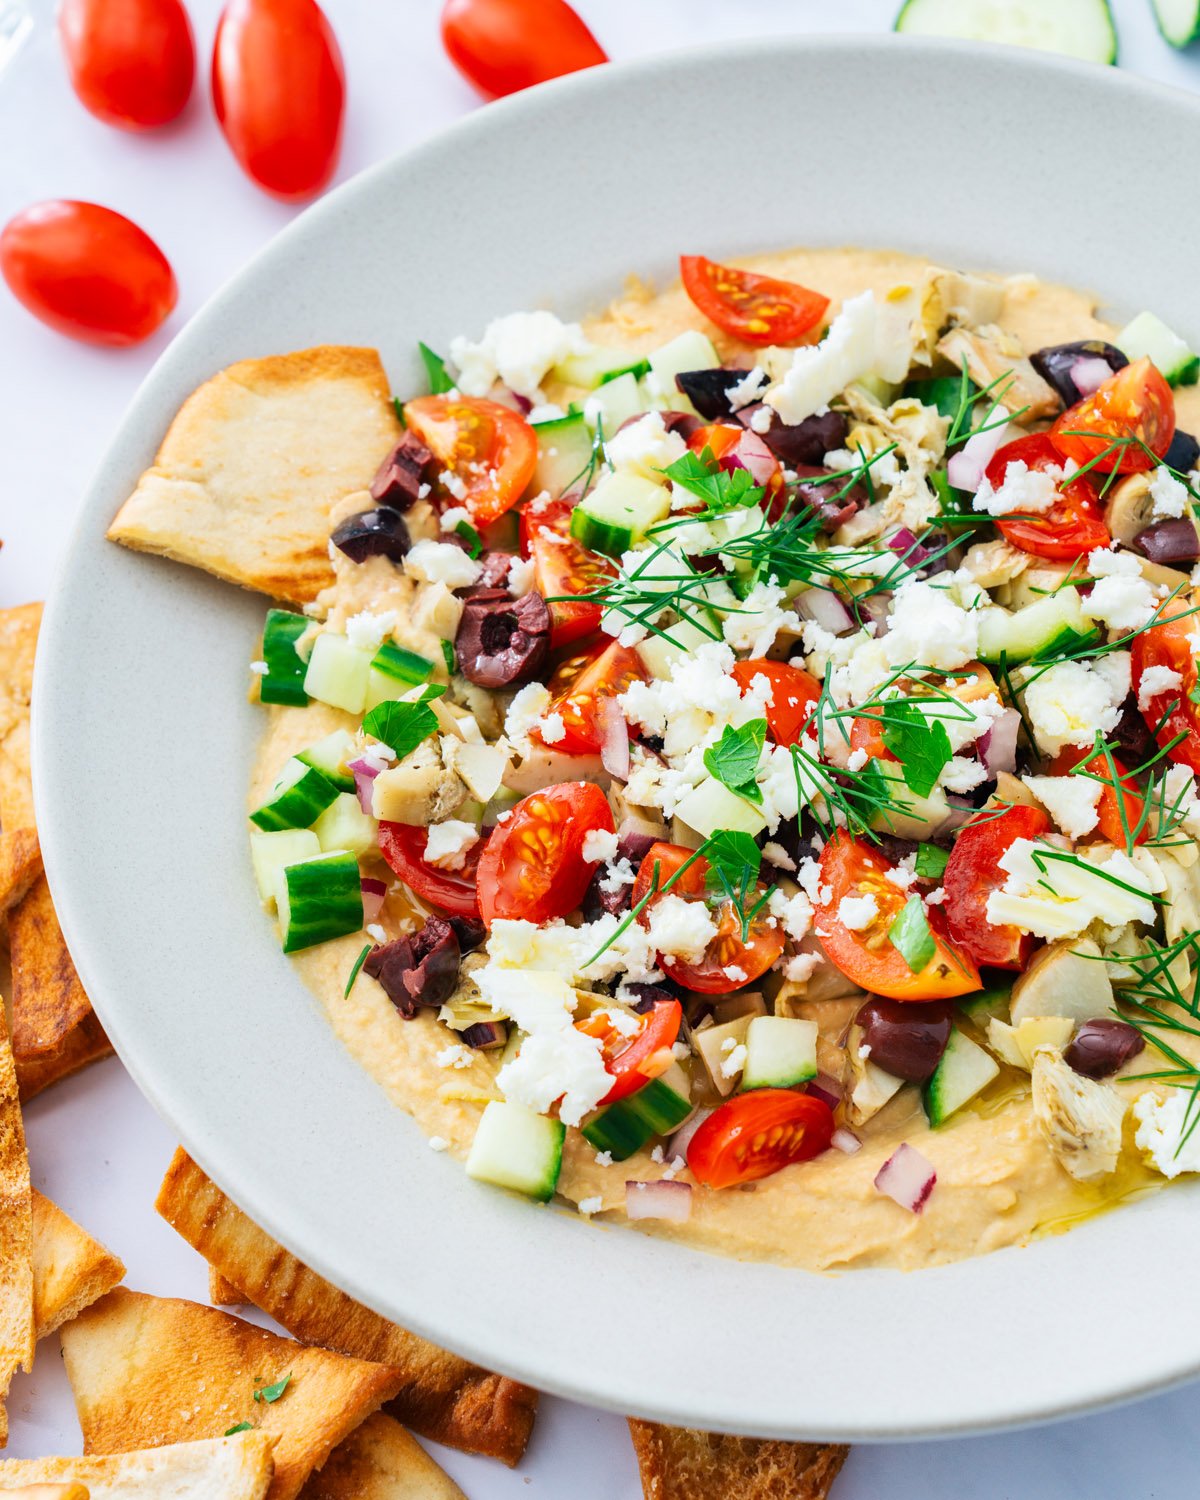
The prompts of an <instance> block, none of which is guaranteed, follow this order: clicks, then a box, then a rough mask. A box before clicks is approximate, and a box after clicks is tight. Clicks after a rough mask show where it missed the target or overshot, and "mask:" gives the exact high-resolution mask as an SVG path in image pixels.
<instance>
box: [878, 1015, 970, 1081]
mask: <svg viewBox="0 0 1200 1500" xmlns="http://www.w3.org/2000/svg"><path fill="white" fill-rule="evenodd" d="M952 1015H953V1008H952V1007H951V1006H949V1005H945V1004H939V1003H933V1004H928V1005H921V1004H912V1003H910V1002H908V1001H900V1000H886V999H883V998H882V997H880V996H872V997H871V999H870V1000H868V1001H867V1003H866V1004H865V1005H864V1006H863V1007H862V1009H861V1010H860V1011H859V1013H858V1015H857V1016H855V1018H854V1019H855V1020H856V1021H857V1022H858V1024H859V1025H860V1026H861V1027H862V1030H863V1044H864V1045H865V1046H867V1047H869V1048H870V1057H871V1061H872V1062H873V1063H874V1064H875V1065H876V1067H880V1068H882V1069H883V1071H884V1072H885V1073H891V1075H892V1076H893V1077H894V1078H903V1079H905V1080H906V1081H907V1082H909V1083H924V1082H925V1081H926V1079H927V1078H929V1077H930V1076H931V1075H932V1073H933V1070H934V1069H935V1068H936V1067H937V1065H938V1063H939V1062H940V1061H941V1057H942V1053H943V1052H944V1051H945V1050H946V1043H947V1042H948V1041H949V1040H950V1032H951V1030H952V1029H953V1023H952V1021H951V1016H952Z"/></svg>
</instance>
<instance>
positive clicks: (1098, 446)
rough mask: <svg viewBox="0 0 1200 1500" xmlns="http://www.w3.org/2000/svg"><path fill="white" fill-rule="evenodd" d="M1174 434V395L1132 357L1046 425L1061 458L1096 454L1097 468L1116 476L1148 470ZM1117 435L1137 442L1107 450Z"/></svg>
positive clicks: (1149, 368)
mask: <svg viewBox="0 0 1200 1500" xmlns="http://www.w3.org/2000/svg"><path fill="white" fill-rule="evenodd" d="M1174 436H1175V397H1174V396H1173V395H1172V393H1171V387H1170V386H1169V385H1168V384H1167V382H1166V381H1165V380H1164V379H1163V377H1162V375H1161V374H1160V373H1159V372H1158V370H1157V369H1156V368H1155V366H1154V365H1153V364H1151V362H1150V361H1149V359H1139V360H1135V361H1134V363H1133V364H1131V365H1126V366H1125V368H1124V369H1123V370H1118V371H1117V373H1116V374H1115V375H1110V376H1109V378H1108V379H1107V380H1106V381H1105V382H1104V384H1103V385H1102V386H1099V387H1098V388H1097V389H1096V390H1095V391H1093V392H1092V394H1091V395H1090V396H1086V397H1085V398H1084V399H1083V400H1082V401H1080V402H1078V403H1077V404H1076V405H1075V406H1071V407H1068V408H1067V410H1066V411H1065V412H1063V414H1062V415H1061V416H1060V417H1059V418H1058V420H1057V421H1056V422H1055V424H1054V426H1053V427H1052V428H1051V429H1050V441H1051V442H1052V443H1053V444H1054V447H1055V448H1056V449H1057V450H1058V452H1059V453H1061V454H1062V455H1063V457H1064V458H1073V459H1074V460H1075V462H1076V463H1077V464H1086V463H1087V462H1088V461H1089V460H1090V459H1093V458H1099V459H1100V460H1101V462H1100V464H1099V465H1098V467H1099V468H1102V469H1106V470H1110V471H1112V470H1115V471H1117V472H1119V473H1121V474H1136V473H1137V472H1138V471H1139V470H1142V469H1152V468H1154V466H1155V464H1156V463H1157V462H1158V460H1159V459H1160V458H1162V456H1163V454H1164V453H1166V451H1167V449H1168V448H1169V447H1170V446H1171V439H1172V438H1173V437H1174ZM1122 438H1136V439H1137V440H1138V441H1137V442H1125V443H1122V445H1121V447H1119V448H1117V449H1115V450H1114V451H1113V452H1111V453H1109V452H1108V450H1109V448H1110V447H1111V446H1112V443H1113V441H1114V440H1120V439H1122ZM1142 443H1145V445H1146V448H1149V449H1150V450H1151V451H1150V453H1147V452H1146V448H1143V447H1141V446H1140V444H1142ZM1102 455H1107V456H1106V457H1102Z"/></svg>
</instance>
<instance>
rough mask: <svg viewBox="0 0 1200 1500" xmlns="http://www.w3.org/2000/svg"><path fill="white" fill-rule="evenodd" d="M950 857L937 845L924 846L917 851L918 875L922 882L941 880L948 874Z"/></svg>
mask: <svg viewBox="0 0 1200 1500" xmlns="http://www.w3.org/2000/svg"><path fill="white" fill-rule="evenodd" d="M949 862H950V856H949V855H948V854H947V853H946V851H945V850H944V849H939V848H938V846H937V845H936V844H922V845H921V846H920V847H919V848H918V850H917V862H916V873H917V875H918V876H919V877H920V878H921V879H922V880H940V879H941V877H942V876H943V875H944V874H945V873H946V866H947V865H948V864H949Z"/></svg>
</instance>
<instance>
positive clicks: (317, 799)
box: [250, 756, 338, 830]
mask: <svg viewBox="0 0 1200 1500" xmlns="http://www.w3.org/2000/svg"><path fill="white" fill-rule="evenodd" d="M337 795H338V789H337V787H336V786H334V784H333V783H332V782H331V781H330V780H329V779H328V778H327V777H325V776H323V775H322V774H321V772H320V771H318V770H317V769H316V767H315V766H306V765H305V764H304V762H303V761H302V760H297V759H296V758H295V756H293V757H292V759H291V760H289V761H288V763H287V764H286V765H285V766H284V768H283V770H282V771H281V772H280V773H279V778H278V780H277V781H276V782H275V785H274V786H273V787H272V788H271V791H270V795H269V796H268V797H267V800H266V801H265V802H264V803H263V804H262V806H261V807H256V808H255V809H254V811H253V812H252V813H251V814H250V821H251V822H252V823H254V824H256V825H257V827H259V828H265V829H267V830H272V829H279V828H311V827H312V825H313V824H314V823H315V822H316V820H317V818H318V817H320V815H321V814H322V813H323V812H324V811H325V809H326V808H327V807H328V806H329V804H330V803H331V802H332V801H333V799H334V798H335V797H336V796H337Z"/></svg>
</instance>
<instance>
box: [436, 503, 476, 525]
mask: <svg viewBox="0 0 1200 1500" xmlns="http://www.w3.org/2000/svg"><path fill="white" fill-rule="evenodd" d="M464 521H465V522H466V523H467V525H468V526H470V525H471V524H472V522H471V512H470V511H469V510H468V509H467V507H466V506H465V505H451V506H450V507H449V508H448V509H447V510H444V511H443V512H442V513H441V515H440V516H439V517H438V523H439V525H440V526H441V528H442V530H443V531H453V530H454V529H455V528H456V527H457V526H461V525H462V523H463V522H464Z"/></svg>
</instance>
